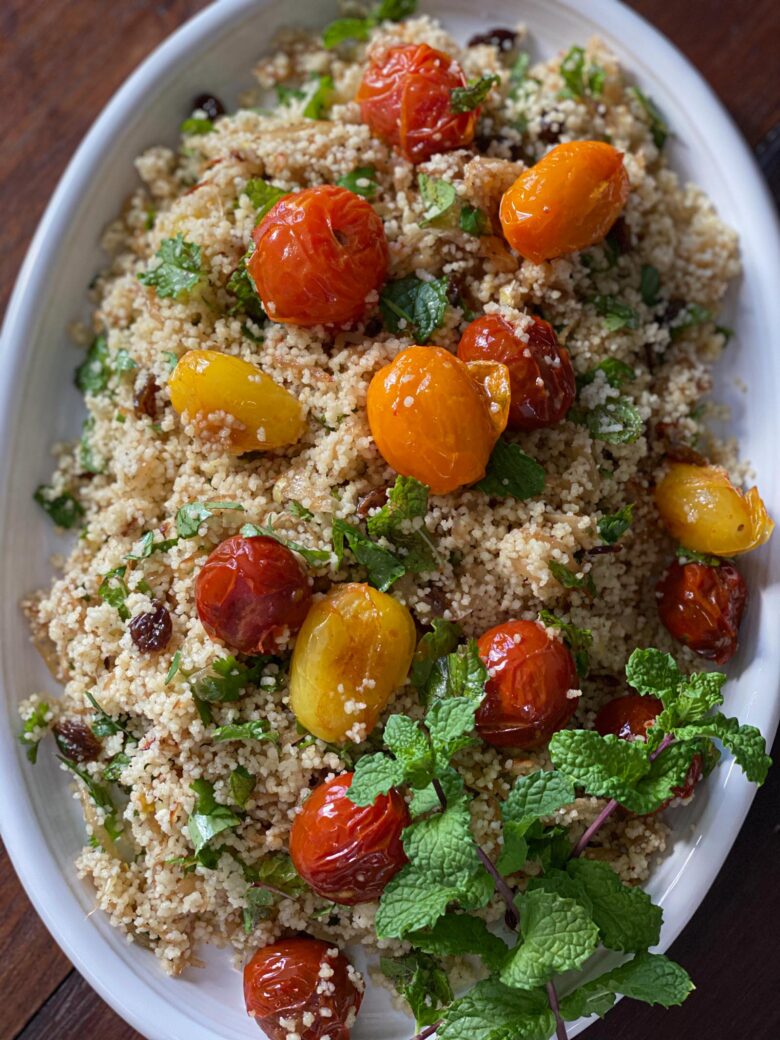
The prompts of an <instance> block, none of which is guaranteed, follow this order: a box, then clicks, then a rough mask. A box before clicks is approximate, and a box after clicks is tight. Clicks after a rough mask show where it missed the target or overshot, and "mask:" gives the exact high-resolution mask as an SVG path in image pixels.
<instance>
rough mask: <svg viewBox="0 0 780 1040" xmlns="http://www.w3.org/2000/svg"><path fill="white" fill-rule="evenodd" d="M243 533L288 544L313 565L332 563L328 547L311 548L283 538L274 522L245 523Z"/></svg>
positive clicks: (319, 565)
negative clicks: (263, 523) (275, 527)
mask: <svg viewBox="0 0 780 1040" xmlns="http://www.w3.org/2000/svg"><path fill="white" fill-rule="evenodd" d="M241 534H242V535H243V536H244V538H256V537H257V536H262V537H264V538H273V540H274V541H275V542H279V544H280V545H285V546H287V548H288V549H292V551H293V552H296V553H298V555H299V556H302V557H303V559H304V560H305V561H306V563H308V564H309V566H311V567H322V566H324V565H325V564H326V563H330V552H329V550H328V549H310V548H309V547H308V546H306V545H301V543H300V542H294V541H292V540H291V539H290V538H283V537H282V536H281V535H280V534H279V533H278V532H277V531H276V530H275V529H274V527H273V525H272V524H265V525H262V524H244V525H243V527H242V528H241Z"/></svg>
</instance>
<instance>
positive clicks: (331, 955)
mask: <svg viewBox="0 0 780 1040" xmlns="http://www.w3.org/2000/svg"><path fill="white" fill-rule="evenodd" d="M351 968H352V966H351V965H350V963H349V961H348V960H347V959H346V957H344V955H343V954H341V953H339V951H338V950H337V949H336V948H335V947H334V946H333V944H332V943H328V942H321V941H320V940H319V939H309V938H299V939H281V940H280V941H279V942H275V943H273V944H272V945H271V946H264V947H263V948H262V949H260V950H257V951H256V952H255V954H254V955H253V957H252V959H251V960H250V961H249V963H248V964H247V966H246V967H245V968H244V1002H245V1003H246V1009H247V1012H248V1013H249V1014H250V1015H251V1016H252V1018H254V1020H255V1022H257V1024H258V1025H259V1026H260V1028H261V1029H262V1030H263V1032H264V1033H265V1035H266V1036H267V1037H269V1038H270V1040H287V1038H288V1037H289V1036H290V1034H291V1033H293V1034H296V1035H297V1036H298V1037H299V1038H300V1040H323V1038H324V1037H329V1038H330V1040H349V1036H350V1030H351V1029H352V1026H353V1025H354V1022H355V1018H356V1016H357V1013H358V1011H359V1009H360V1004H361V1002H362V1000H363V991H362V988H358V986H359V985H362V983H359V982H358V983H357V984H356V981H355V980H356V979H359V976H356V974H354V973H353V972H352V970H351Z"/></svg>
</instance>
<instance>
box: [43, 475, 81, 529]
mask: <svg viewBox="0 0 780 1040" xmlns="http://www.w3.org/2000/svg"><path fill="white" fill-rule="evenodd" d="M33 498H34V499H35V501H36V502H37V503H38V505H39V506H40V507H41V509H43V511H44V512H45V513H47V514H48V515H49V516H50V517H51V519H52V520H53V521H54V523H55V524H56V525H57V527H62V528H63V529H64V530H66V531H69V530H71V528H73V527H75V526H76V524H77V523H78V522H79V520H81V518H82V517H83V516H84V507H83V506H82V504H81V503H80V502H79V501H78V500H77V499H75V498H74V497H73V495H71V493H70V492H69V491H63V493H62V494H60V495H55V493H54V491H53V490H52V488H50V487H48V486H47V485H46V484H41V485H40V486H39V487H38V488H36V489H35V494H34V495H33Z"/></svg>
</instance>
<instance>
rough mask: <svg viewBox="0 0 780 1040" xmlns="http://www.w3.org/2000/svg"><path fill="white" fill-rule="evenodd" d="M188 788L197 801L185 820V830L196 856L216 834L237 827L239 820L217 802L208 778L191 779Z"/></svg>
mask: <svg viewBox="0 0 780 1040" xmlns="http://www.w3.org/2000/svg"><path fill="white" fill-rule="evenodd" d="M190 790H192V791H194V792H195V794H196V795H197V801H196V803H195V807H194V809H193V810H192V812H191V813H190V817H189V820H188V821H187V832H188V834H189V836H190V841H191V842H192V845H193V848H194V849H195V855H196V856H198V854H199V853H200V852H201V851H202V850H203V849H204V848H205V847H206V846H207V845H209V844H210V842H212V841H213V840H214V838H216V837H217V835H219V834H222V833H223V831H227V830H232V829H233V828H234V827H238V825H239V824H240V823H241V820H240V819H239V818H238V816H236V814H235V813H234V812H232V810H230V809H229V808H228V807H227V806H226V805H220V804H219V803H218V802H217V799H216V797H215V795H214V785H213V784H211V783H209V781H208V780H203V779H201V780H195V781H193V783H191V784H190Z"/></svg>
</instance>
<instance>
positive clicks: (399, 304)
mask: <svg viewBox="0 0 780 1040" xmlns="http://www.w3.org/2000/svg"><path fill="white" fill-rule="evenodd" d="M448 289H449V280H448V279H447V278H434V279H432V280H431V281H428V282H425V281H423V280H422V279H421V278H417V277H416V275H413V274H412V275H408V276H407V277H406V278H400V279H399V280H398V281H395V282H387V283H386V284H385V286H384V287H383V289H382V291H381V294H380V298H379V306H380V310H381V312H382V319H383V321H384V324H385V328H386V329H387V331H388V332H393V333H396V334H401V335H403V336H408V337H409V338H411V339H414V340H415V342H416V343H420V344H425V343H427V342H428V340H429V339H430V338H431V336H432V335H433V333H434V332H435V331H436V329H439V328H441V326H442V325H443V324H444V315H445V313H446V311H447V291H448Z"/></svg>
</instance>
